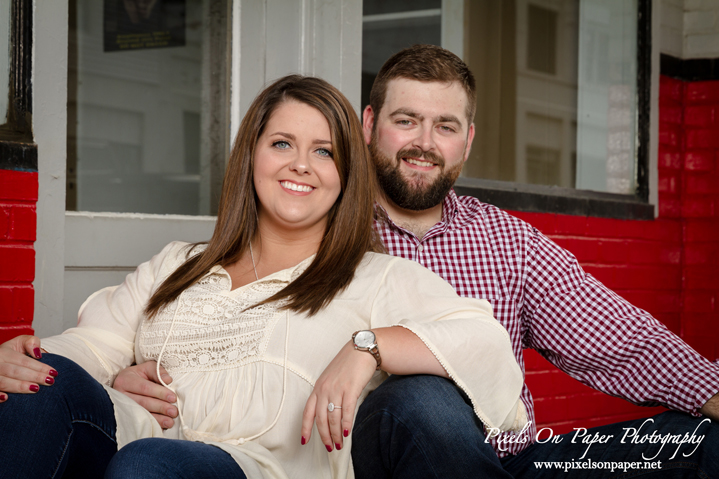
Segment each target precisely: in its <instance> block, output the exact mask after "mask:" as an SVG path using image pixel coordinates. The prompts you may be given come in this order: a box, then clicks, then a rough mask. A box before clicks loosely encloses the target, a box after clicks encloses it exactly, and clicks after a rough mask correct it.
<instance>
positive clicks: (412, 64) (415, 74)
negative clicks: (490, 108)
mask: <svg viewBox="0 0 719 479" xmlns="http://www.w3.org/2000/svg"><path fill="white" fill-rule="evenodd" d="M395 78H406V79H408V80H417V81H421V82H445V83H451V82H455V81H456V82H459V84H460V85H462V88H463V89H464V91H465V93H466V94H467V122H468V123H472V121H473V120H474V112H475V110H476V108H477V90H476V86H475V83H474V75H472V72H471V71H469V67H467V64H466V63H464V62H463V61H462V60H461V59H460V58H459V57H458V56H457V55H455V54H454V53H452V52H450V51H449V50H445V49H444V48H441V47H438V46H436V45H414V46H411V47H409V48H405V49H404V50H401V51H399V52H397V53H395V54H394V55H392V56H391V57H390V58H389V60H387V61H386V62H385V63H384V65H382V68H380V71H379V73H377V78H375V81H374V84H373V85H372V91H371V92H370V95H369V104H370V106H371V107H372V111H373V112H374V115H375V118H376V117H377V116H378V115H379V112H380V110H381V109H382V106H383V105H384V101H385V98H386V97H387V84H388V83H389V81H390V80H394V79H395Z"/></svg>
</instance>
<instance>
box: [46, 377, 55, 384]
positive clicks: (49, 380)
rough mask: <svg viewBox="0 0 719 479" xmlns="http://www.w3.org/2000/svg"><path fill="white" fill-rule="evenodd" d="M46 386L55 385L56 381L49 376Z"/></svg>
mask: <svg viewBox="0 0 719 479" xmlns="http://www.w3.org/2000/svg"><path fill="white" fill-rule="evenodd" d="M45 384H55V380H54V379H53V378H51V377H50V376H48V377H46V378H45Z"/></svg>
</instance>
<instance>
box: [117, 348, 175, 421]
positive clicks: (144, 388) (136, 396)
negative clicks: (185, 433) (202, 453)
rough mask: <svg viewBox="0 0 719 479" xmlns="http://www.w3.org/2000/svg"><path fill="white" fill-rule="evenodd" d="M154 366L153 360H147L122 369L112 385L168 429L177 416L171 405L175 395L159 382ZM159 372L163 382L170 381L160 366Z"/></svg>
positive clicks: (155, 364)
mask: <svg viewBox="0 0 719 479" xmlns="http://www.w3.org/2000/svg"><path fill="white" fill-rule="evenodd" d="M156 368H157V363H156V362H155V361H147V362H145V363H142V364H138V365H136V366H130V367H129V368H126V369H123V370H122V371H120V374H118V375H117V378H115V382H114V384H113V385H112V387H113V389H117V390H118V391H120V392H121V393H122V394H124V395H125V396H127V397H129V398H130V399H132V400H133V401H135V402H136V403H137V404H139V405H140V406H142V407H144V408H145V409H147V410H148V411H149V412H150V414H152V417H154V418H155V420H156V421H157V422H158V423H159V424H160V426H162V428H163V429H169V428H171V427H172V426H173V425H174V424H175V421H174V418H176V417H177V407H175V406H173V405H172V403H174V402H175V401H177V396H175V393H173V392H172V391H170V390H169V389H167V388H166V387H165V386H163V385H162V384H161V383H160V380H159V379H158V378H157V369H156ZM160 374H161V375H162V380H163V381H165V384H170V383H171V382H172V378H171V377H170V375H169V374H167V371H165V368H163V367H162V366H160Z"/></svg>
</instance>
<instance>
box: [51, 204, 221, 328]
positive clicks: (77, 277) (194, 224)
mask: <svg viewBox="0 0 719 479" xmlns="http://www.w3.org/2000/svg"><path fill="white" fill-rule="evenodd" d="M214 227H215V217H213V216H182V215H147V214H125V213H88V212H84V213H77V212H67V213H66V216H65V230H66V238H65V275H64V279H65V288H64V304H63V311H64V314H63V325H62V326H63V329H66V328H69V327H72V326H74V325H75V323H76V322H77V311H78V309H79V308H80V305H81V304H82V303H83V301H85V299H86V298H87V297H88V296H89V295H90V294H92V293H93V292H95V291H97V290H98V289H100V288H104V287H106V286H112V285H115V284H119V283H121V282H122V281H123V280H124V278H125V276H126V275H127V274H128V273H129V272H131V271H133V270H134V269H135V267H136V266H137V265H139V264H140V263H143V262H145V261H147V260H149V259H150V258H152V257H153V256H154V255H156V254H157V253H159V252H160V250H161V249H162V248H163V247H164V246H165V245H166V244H168V243H170V242H171V241H186V242H188V243H195V242H199V241H207V240H209V239H210V237H211V236H212V231H213V229H214Z"/></svg>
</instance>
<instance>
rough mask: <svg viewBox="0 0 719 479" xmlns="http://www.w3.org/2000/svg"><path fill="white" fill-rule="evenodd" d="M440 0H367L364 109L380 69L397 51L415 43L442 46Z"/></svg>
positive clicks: (363, 75)
mask: <svg viewBox="0 0 719 479" xmlns="http://www.w3.org/2000/svg"><path fill="white" fill-rule="evenodd" d="M441 7H442V1H441V0H402V1H392V2H386V1H379V0H365V1H364V3H363V18H362V108H364V107H365V106H366V105H368V104H369V92H370V90H371V89H372V83H373V82H374V79H375V77H376V76H377V73H378V72H379V69H380V68H381V67H382V65H383V64H384V62H385V61H386V60H387V59H388V58H389V57H390V56H392V55H393V54H394V53H396V52H398V51H400V50H401V49H403V48H406V47H409V46H412V45H414V44H416V43H427V44H433V45H439V44H440V42H441V38H442V35H441V34H442V31H441V20H442V15H441Z"/></svg>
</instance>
